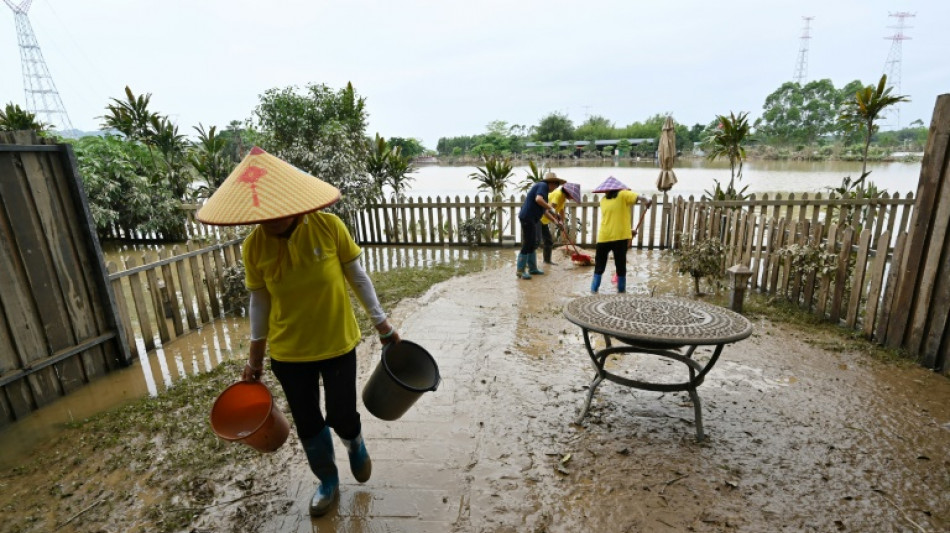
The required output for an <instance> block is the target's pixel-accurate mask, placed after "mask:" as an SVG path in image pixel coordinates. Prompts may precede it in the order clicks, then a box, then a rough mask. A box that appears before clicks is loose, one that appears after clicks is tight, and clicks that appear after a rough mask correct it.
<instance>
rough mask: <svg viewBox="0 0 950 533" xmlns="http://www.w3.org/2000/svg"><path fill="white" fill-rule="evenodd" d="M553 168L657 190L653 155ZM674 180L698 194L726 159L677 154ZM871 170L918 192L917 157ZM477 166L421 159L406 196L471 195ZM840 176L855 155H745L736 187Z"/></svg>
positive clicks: (590, 184) (810, 184) (724, 180)
mask: <svg viewBox="0 0 950 533" xmlns="http://www.w3.org/2000/svg"><path fill="white" fill-rule="evenodd" d="M551 165H552V168H551V170H553V171H554V172H556V173H557V175H558V176H559V177H561V178H563V179H566V180H567V181H569V182H572V183H579V184H580V185H581V192H582V193H584V194H589V193H590V191H591V190H592V189H593V188H594V187H596V186H597V185H599V184H600V183H601V182H602V181H604V180H605V179H606V178H607V177H608V176H614V177H615V178H617V179H619V180H620V181H622V182H623V183H624V184H626V185H627V186H628V187H630V188H631V189H633V190H634V191H637V192H641V193H644V194H650V193H655V192H657V189H656V178H657V176H658V174H659V167H658V166H657V164H656V163H655V162H654V161H652V160H644V161H640V162H631V163H623V164H621V163H612V162H606V163H604V164H603V165H600V166H592V165H591V164H590V163H589V162H584V163H583V164H581V165H572V164H569V163H568V164H561V163H558V162H552V163H551ZM528 170H529V169H528V167H527V166H518V167H515V168H514V169H513V171H512V172H513V176H512V178H511V179H510V180H509V187H508V190H507V191H506V195H516V196H517V195H518V194H520V192H521V191H520V190H519V188H518V185H519V184H520V183H521V182H523V181H524V179H525V176H527V175H528ZM673 170H674V172H675V173H676V177H677V180H678V183H677V184H676V185H675V186H674V187H673V189H672V190H671V191H670V194H673V195H682V196H684V197H689V196H690V195H693V196H695V197H697V198H698V197H700V196H702V194H703V192H704V191H707V190H711V189H713V188H714V187H715V183H714V180H719V183H720V184H721V185H722V187H723V188H725V187H726V185H727V184H728V183H729V178H730V170H729V164H728V162H725V161H707V160H706V159H702V158H692V159H678V160H677V161H676V164H675V165H674V168H673ZM868 170H870V171H871V174H870V176H868V178H867V179H868V180H869V181H870V182H873V183H874V184H875V185H877V187H878V188H879V189H881V190H886V191H887V192H889V193H892V194H893V193H900V195H901V196H904V195H906V194H907V193H908V192H913V193H916V192H917V182H918V180H919V178H920V163H904V162H893V163H868ZM474 172H476V168H475V167H474V166H443V165H425V166H421V167H419V169H418V170H417V171H416V172H415V173H413V174H410V176H411V177H412V178H413V181H411V182H409V190H408V191H407V192H406V195H407V196H412V197H415V196H421V197H426V196H432V197H435V196H442V197H445V196H449V197H455V196H459V197H464V196H469V197H471V196H473V195H475V194H476V193H480V192H484V191H479V190H478V189H477V188H476V187H477V183H476V182H475V181H473V180H472V179H471V178H469V175H470V174H472V173H474ZM845 176H850V177H851V179H852V180H853V179H857V178H858V177H860V176H861V163H860V162H859V161H821V162H810V161H759V160H755V161H749V162H747V163H745V165H744V166H743V171H742V180H741V181H738V182H737V188H738V189H742V188H743V187H745V186H748V189H747V190H746V193H747V194H751V193H756V194H759V195H761V194H762V193H775V192H782V193H789V192H794V193H803V192H807V193H818V192H820V193H822V194H825V195H827V193H828V188H829V187H838V186H840V185H841V180H842V178H844V177H845Z"/></svg>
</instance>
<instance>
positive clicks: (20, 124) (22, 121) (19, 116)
mask: <svg viewBox="0 0 950 533" xmlns="http://www.w3.org/2000/svg"><path fill="white" fill-rule="evenodd" d="M46 128H47V125H46V124H43V123H42V122H40V121H38V120H36V115H34V114H33V113H30V112H29V111H26V110H24V109H22V108H20V106H18V105H16V104H14V103H13V102H10V103H9V104H7V105H6V108H5V109H2V110H0V131H19V130H33V131H36V132H38V133H40V134H42V133H43V132H44V131H45V130H46Z"/></svg>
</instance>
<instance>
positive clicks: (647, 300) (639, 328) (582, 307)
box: [564, 294, 752, 346]
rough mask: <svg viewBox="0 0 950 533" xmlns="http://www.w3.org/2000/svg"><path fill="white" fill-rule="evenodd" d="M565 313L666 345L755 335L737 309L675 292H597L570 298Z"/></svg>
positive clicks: (594, 327) (595, 327) (594, 326)
mask: <svg viewBox="0 0 950 533" xmlns="http://www.w3.org/2000/svg"><path fill="white" fill-rule="evenodd" d="M564 316H565V317H566V318H567V319H568V320H570V321H571V322H573V323H574V324H577V325H578V326H581V327H582V328H586V329H588V330H591V331H596V332H598V333H604V334H607V335H610V336H613V337H618V338H620V339H629V340H632V341H640V342H648V343H651V344H658V345H664V346H682V345H710V344H726V343H730V342H736V341H739V340H742V339H745V338H746V337H748V336H749V335H751V334H752V324H751V323H750V322H749V321H748V320H747V319H746V318H745V317H744V316H742V315H740V314H738V313H736V312H734V311H731V310H729V309H726V308H724V307H719V306H716V305H712V304H707V303H705V302H700V301H696V300H689V299H686V298H677V297H651V296H642V295H635V294H594V295H591V296H585V297H583V298H577V299H576V300H572V301H571V302H569V303H568V304H567V306H565V308H564Z"/></svg>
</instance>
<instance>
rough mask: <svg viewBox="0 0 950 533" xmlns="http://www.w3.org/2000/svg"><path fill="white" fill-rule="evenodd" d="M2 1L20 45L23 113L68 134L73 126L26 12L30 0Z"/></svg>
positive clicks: (28, 8)
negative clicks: (10, 15) (24, 103)
mask: <svg viewBox="0 0 950 533" xmlns="http://www.w3.org/2000/svg"><path fill="white" fill-rule="evenodd" d="M3 2H4V3H5V4H6V5H8V6H9V7H10V9H12V10H13V18H14V20H15V21H16V36H17V41H18V42H19V43H20V66H21V68H22V70H23V95H24V96H25V97H26V110H27V111H29V112H30V113H33V114H34V115H36V117H37V119H39V120H40V121H41V122H43V123H45V124H48V125H50V126H53V127H54V128H55V129H58V130H59V131H60V132H63V133H65V134H70V133H72V131H73V123H72V122H71V121H70V120H69V115H67V114H66V108H65V107H64V106H63V101H62V99H60V97H59V91H57V90H56V84H55V83H53V77H52V76H50V73H49V69H48V68H46V61H44V60H43V52H42V51H41V50H40V45H39V43H37V42H36V36H35V35H33V27H32V26H30V19H29V17H28V16H27V11H29V10H30V4H32V3H33V0H23V1H22V2H20V5H17V4H14V3H13V2H12V1H11V0H3Z"/></svg>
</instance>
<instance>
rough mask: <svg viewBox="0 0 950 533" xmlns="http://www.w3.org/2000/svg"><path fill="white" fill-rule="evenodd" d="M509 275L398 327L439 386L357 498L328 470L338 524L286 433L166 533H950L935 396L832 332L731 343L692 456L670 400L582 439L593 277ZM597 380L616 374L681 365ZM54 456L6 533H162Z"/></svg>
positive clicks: (688, 411) (375, 441) (641, 278)
mask: <svg viewBox="0 0 950 533" xmlns="http://www.w3.org/2000/svg"><path fill="white" fill-rule="evenodd" d="M632 259H633V258H632ZM651 261H652V262H653V263H655V264H652V266H650V265H651ZM643 265H647V266H643ZM666 268H667V267H666V266H663V264H662V262H661V261H659V260H658V259H656V258H653V257H652V256H648V257H644V258H643V261H642V262H641V267H640V268H639V269H638V270H635V271H634V272H633V273H632V274H631V283H630V285H631V287H632V289H633V290H653V289H654V288H655V289H657V290H658V292H679V291H683V290H685V287H688V283H686V282H685V280H683V282H682V284H673V285H657V284H655V283H654V282H652V281H651V280H652V279H657V276H661V277H663V276H665V277H666V278H667V279H669V278H672V277H673V276H672V274H670V272H669V271H666V270H664V269H666ZM513 270H514V269H513V267H505V268H501V269H495V270H490V271H486V272H482V273H479V274H475V275H471V276H467V277H463V278H456V279H452V280H450V281H448V282H445V283H442V284H440V285H437V286H436V287H434V288H433V289H432V290H431V291H430V292H429V293H428V294H426V295H425V296H423V297H422V298H419V299H416V300H412V301H406V302H404V303H403V304H402V305H401V306H400V307H399V308H398V309H397V310H396V312H395V313H394V314H395V319H396V321H397V323H399V324H401V330H402V332H403V334H404V337H405V338H407V339H410V340H413V341H415V342H418V343H420V344H422V345H423V346H425V347H426V348H427V349H429V351H430V352H432V353H433V354H434V355H435V356H436V357H437V359H438V361H439V364H440V369H441V371H442V374H443V383H442V385H441V386H440V388H439V389H438V391H436V392H434V393H427V394H426V395H424V396H423V398H422V399H421V400H420V401H419V402H418V403H417V404H416V405H415V406H414V407H413V409H412V410H411V411H410V412H409V413H407V415H406V416H405V417H403V418H402V419H401V420H399V421H395V422H384V421H381V420H377V419H374V418H373V417H372V416H371V415H369V414H364V434H365V435H366V438H367V444H368V447H369V450H370V453H371V455H372V456H373V461H374V474H373V477H372V479H371V480H370V481H369V482H367V483H366V484H363V485H359V484H356V483H355V482H354V481H353V479H352V477H351V476H350V475H349V473H348V468H347V466H346V464H345V458H343V462H339V459H340V458H339V457H338V462H339V464H340V467H341V471H342V474H341V478H342V483H343V485H342V493H341V500H340V504H339V507H338V509H337V510H335V511H332V512H331V513H330V514H329V515H328V516H326V517H324V518H321V519H319V520H311V519H310V518H309V517H308V516H306V504H307V501H308V499H309V496H310V494H311V493H312V491H313V488H314V485H315V483H314V479H313V476H312V474H310V472H309V470H308V469H307V466H306V461H305V459H304V457H303V455H302V452H301V451H300V449H299V443H298V442H297V440H296V438H295V437H294V436H292V437H291V439H290V441H289V442H288V444H287V445H285V446H284V447H283V448H282V449H281V450H279V451H278V452H277V453H275V454H271V455H266V456H261V455H256V454H252V453H239V454H235V456H234V460H233V461H231V462H228V463H225V465H224V466H220V467H217V468H215V469H214V470H213V471H210V472H207V473H206V475H203V476H202V477H201V482H200V483H198V484H197V485H196V484H194V483H192V484H191V485H190V486H189V488H188V490H187V491H183V492H182V493H181V494H179V495H177V496H176V498H175V499H174V500H173V504H174V506H177V507H178V508H180V509H185V510H187V512H188V513H189V515H190V516H191V518H189V521H188V523H187V524H188V525H187V526H183V527H179V528H178V529H180V530H182V531H195V532H199V531H273V532H284V531H406V532H420V531H422V532H426V531H431V532H444V531H458V532H469V531H473V532H474V531H479V532H481V531H500V532H506V531H510V532H522V531H537V532H540V531H549V532H576V531H605V532H614V531H616V532H623V531H749V532H753V531H755V532H757V531H775V530H787V531H946V530H948V529H950V380H947V379H946V378H943V377H941V376H938V375H934V374H932V373H930V372H927V371H925V370H923V369H920V368H917V367H914V366H905V365H895V364H892V363H881V362H878V361H876V360H873V359H871V358H870V357H869V356H868V355H867V354H866V353H864V352H863V351H862V350H861V349H860V346H861V345H860V343H853V342H845V341H843V340H842V339H843V338H844V337H842V336H841V335H839V334H836V333H834V332H831V333H829V332H827V331H823V330H818V329H816V330H802V329H801V328H795V327H789V326H783V325H781V324H776V323H772V322H770V321H769V320H768V319H766V318H763V317H752V319H753V322H754V325H755V333H754V335H753V336H752V337H751V338H749V339H747V340H745V341H742V342H740V343H737V344H735V345H732V346H730V347H727V349H726V351H725V352H724V354H723V358H722V359H721V360H720V362H719V363H718V364H717V366H716V368H715V369H714V370H713V371H712V372H711V373H710V375H709V376H708V378H707V379H706V383H705V384H704V385H703V386H702V387H701V388H700V391H699V393H700V396H701V398H702V400H703V413H704V422H705V429H706V434H707V440H706V441H705V442H703V443H697V442H696V439H695V432H694V428H693V417H692V412H693V411H692V405H691V403H690V401H689V397H688V395H686V394H685V393H682V394H679V393H677V394H660V393H651V392H643V391H632V390H630V389H625V388H623V387H620V386H619V385H616V384H612V383H605V384H603V385H601V386H600V387H599V388H598V390H597V394H596V395H595V397H594V402H593V404H592V407H591V412H590V414H589V415H588V416H587V418H586V419H585V420H584V421H583V423H582V424H581V425H576V424H574V423H573V419H574V417H575V416H576V415H577V413H578V410H579V408H580V407H581V406H582V404H583V401H584V398H585V394H586V391H587V384H588V383H589V381H590V379H591V377H592V375H593V369H592V367H591V365H590V361H589V359H588V358H587V356H586V354H585V352H584V348H583V338H582V336H581V334H580V330H579V329H578V328H577V327H575V326H573V325H571V324H570V323H569V322H567V321H566V320H564V318H563V316H562V314H561V309H562V308H563V306H564V304H565V303H566V302H568V301H569V300H570V299H572V298H575V297H577V296H581V295H584V294H586V292H587V285H588V283H589V275H590V269H589V268H588V269H582V268H576V267H573V266H572V265H570V263H569V262H564V261H562V264H560V265H558V266H556V267H554V268H552V269H551V270H550V271H549V272H548V274H547V275H546V276H544V277H538V278H536V279H533V280H531V281H519V280H517V279H516V278H515V276H514V273H513ZM605 286H606V287H605V289H606V290H607V291H610V290H612V287H610V286H609V285H608V284H607V283H606V281H605ZM378 349H379V346H378V343H377V341H375V340H370V341H368V342H365V343H364V344H363V345H362V346H361V347H360V350H359V353H360V361H361V362H360V374H361V377H360V383H361V384H362V383H364V382H365V380H366V378H367V377H368V376H369V373H370V372H371V371H372V368H373V366H374V365H375V361H376V358H377V357H378V356H377V353H378ZM610 364H611V365H613V369H614V371H615V372H621V373H622V372H625V371H626V372H631V373H632V372H633V371H634V370H636V372H643V373H647V374H652V375H659V374H660V373H663V374H664V375H665V374H667V373H669V372H670V371H679V370H680V369H679V368H678V367H672V366H668V365H666V364H664V363H658V362H654V361H644V360H642V359H638V360H636V361H631V360H629V358H624V359H618V360H616V361H614V362H612V363H610ZM200 407H202V408H203V406H200ZM192 424H193V425H194V426H195V427H197V428H203V427H204V425H205V424H206V421H205V420H204V419H202V420H196V421H193V422H192ZM58 446H59V448H58V449H52V450H50V449H46V450H42V451H41V452H38V453H42V454H43V455H44V456H48V455H49V454H60V455H59V457H62V458H63V461H62V463H63V464H62V466H61V468H59V469H48V470H47V471H33V472H29V473H27V472H25V471H17V470H12V471H5V472H2V473H0V488H2V494H3V496H2V498H0V504H2V505H0V530H4V531H50V530H52V529H55V527H61V529H60V530H61V531H152V530H155V529H158V528H157V527H156V525H155V523H150V522H149V520H150V518H149V517H150V516H152V517H154V516H155V514H154V513H152V514H149V512H148V506H149V502H150V498H151V497H152V496H153V495H151V493H150V488H149V487H150V484H149V478H150V475H151V473H150V472H151V469H150V467H149V465H129V467H128V469H119V470H117V471H112V473H111V474H110V475H109V476H108V479H96V476H95V468H91V467H90V464H94V463H93V462H92V459H89V458H88V457H87V458H86V459H85V460H84V463H83V465H82V468H83V469H84V471H85V472H88V474H86V476H87V479H85V480H83V482H82V483H79V482H78V480H75V479H73V480H70V481H69V483H64V482H63V480H64V479H67V478H68V476H69V475H70V474H69V472H70V468H69V466H68V463H67V461H68V458H69V457H70V456H71V454H73V453H77V452H76V451H75V449H70V447H69V443H68V442H65V443H60V444H59V445H58ZM73 446H74V447H78V446H80V445H79V444H77V443H76V442H75V441H74V442H73ZM227 446H235V445H227ZM79 449H81V448H79ZM228 453H230V452H228ZM91 455H94V454H91ZM85 456H86V455H84V457H85ZM107 460H108V459H106V458H102V459H101V461H103V462H105V461H107ZM159 460H160V459H159ZM76 468H79V467H76ZM117 495H121V497H119V496H117ZM97 502H98V503H97ZM26 516H30V517H33V518H32V519H31V520H26V519H25V517H26Z"/></svg>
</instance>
